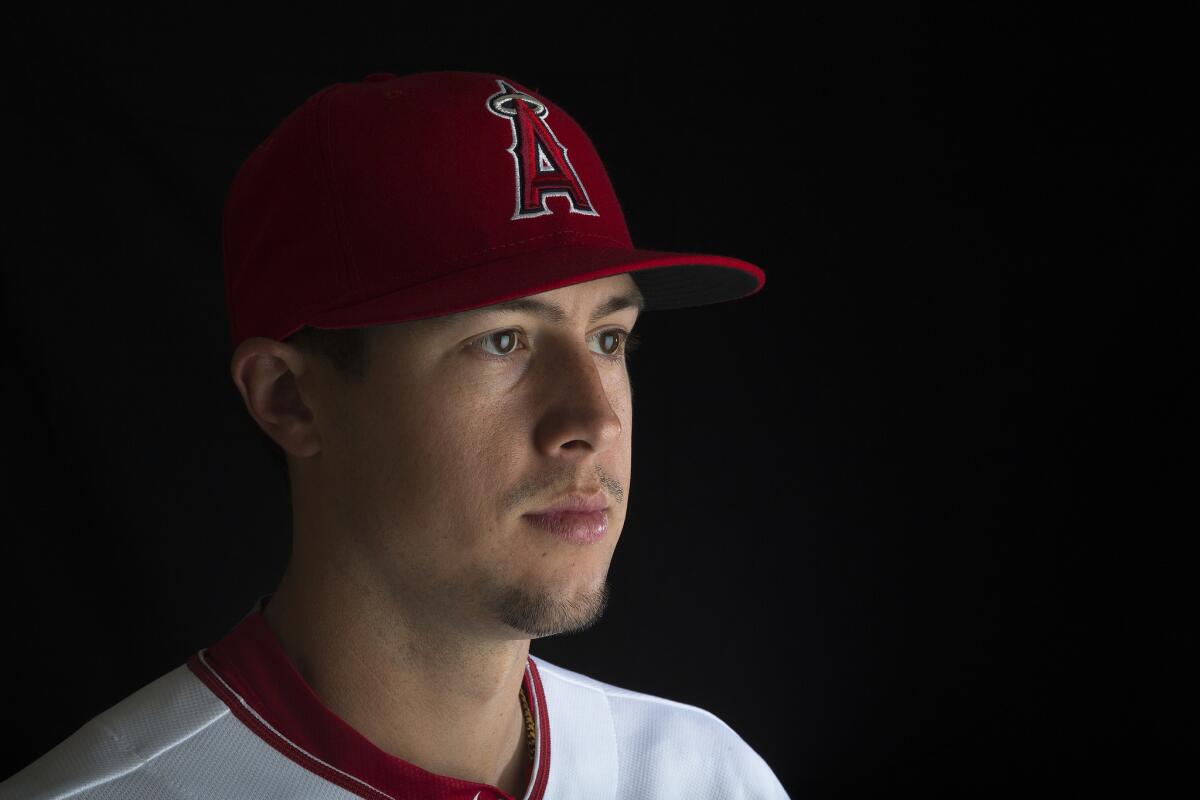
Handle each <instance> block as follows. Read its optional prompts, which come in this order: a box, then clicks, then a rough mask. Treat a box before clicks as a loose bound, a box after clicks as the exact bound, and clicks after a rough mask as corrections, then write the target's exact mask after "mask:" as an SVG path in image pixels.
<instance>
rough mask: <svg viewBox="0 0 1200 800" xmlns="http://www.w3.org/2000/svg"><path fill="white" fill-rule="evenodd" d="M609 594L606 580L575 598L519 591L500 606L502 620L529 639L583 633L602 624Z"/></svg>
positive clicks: (511, 593)
mask: <svg viewBox="0 0 1200 800" xmlns="http://www.w3.org/2000/svg"><path fill="white" fill-rule="evenodd" d="M610 592H611V589H610V587H609V584H608V581H607V580H603V581H601V582H600V584H599V585H598V586H597V587H596V588H595V589H593V590H590V591H587V592H584V593H582V594H578V595H575V596H573V597H564V596H562V595H555V594H551V593H548V592H538V593H531V592H529V591H527V590H525V589H523V588H521V587H516V588H514V589H513V590H512V591H510V592H509V593H508V595H507V596H506V597H505V598H504V600H503V601H502V602H501V603H500V612H499V614H500V619H501V621H502V622H504V624H506V625H508V626H509V627H510V628H512V629H514V630H516V631H519V632H520V633H521V634H522V635H523V636H527V637H529V638H530V639H540V638H542V637H544V636H555V635H560V634H567V633H580V632H582V631H585V630H587V629H588V628H591V627H592V626H593V625H595V624H596V623H597V622H599V621H600V618H601V617H602V616H603V615H604V611H605V609H606V608H607V607H608V600H609V595H610Z"/></svg>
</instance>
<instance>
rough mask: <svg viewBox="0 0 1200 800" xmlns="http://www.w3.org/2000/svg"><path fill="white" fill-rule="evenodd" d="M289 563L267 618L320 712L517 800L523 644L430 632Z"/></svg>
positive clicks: (522, 766)
mask: <svg viewBox="0 0 1200 800" xmlns="http://www.w3.org/2000/svg"><path fill="white" fill-rule="evenodd" d="M294 566H295V565H294V564H292V565H289V567H288V572H287V574H286V575H285V576H284V579H283V581H282V582H281V583H280V585H279V588H278V589H277V590H276V591H275V593H274V594H272V595H271V596H270V597H269V598H268V599H267V601H266V606H265V608H264V609H263V617H264V619H265V620H266V622H267V624H268V626H269V627H270V628H271V630H272V631H273V632H274V633H275V635H276V637H277V638H278V639H279V642H280V644H281V646H282V647H283V650H284V652H286V653H287V654H288V657H289V658H290V659H291V661H292V662H293V663H294V664H295V665H296V668H297V670H298V671H299V672H300V674H301V675H302V676H303V677H304V680H305V681H306V682H307V683H308V685H309V686H310V687H312V689H313V691H314V692H315V693H316V694H317V696H318V697H320V699H321V701H322V702H323V703H324V704H325V706H326V707H328V708H329V709H330V710H331V711H332V712H333V713H335V714H337V715H338V716H339V717H340V718H341V719H343V720H345V721H346V722H347V723H348V724H349V725H350V726H351V727H353V728H354V729H355V730H357V731H358V732H359V733H361V734H362V735H363V736H364V737H366V738H367V739H368V740H369V741H370V742H371V743H373V744H374V745H375V746H376V747H378V748H380V749H381V750H383V751H384V752H386V753H389V754H391V755H393V756H396V757H397V758H401V759H403V760H405V761H408V762H409V763H412V764H416V765H417V766H419V767H421V768H422V769H425V770H428V771H429V772H433V773H435V774H439V775H446V776H449V777H454V778H460V779H463V780H470V781H476V782H480V783H487V784H490V785H493V786H496V787H497V788H499V789H502V790H504V791H505V792H508V793H509V794H511V795H512V796H514V797H518V798H519V797H522V796H523V795H524V790H525V783H526V780H525V775H526V770H527V768H528V759H529V756H528V750H527V748H528V745H527V740H526V732H525V718H524V713H523V711H522V708H521V703H520V699H519V692H520V688H521V683H522V680H523V679H524V675H525V664H526V661H527V657H528V653H529V640H528V639H513V640H489V641H480V640H474V641H471V640H467V639H464V638H463V637H462V636H461V635H452V634H443V635H436V634H433V633H431V632H430V630H429V628H427V627H420V628H418V627H417V624H416V623H418V622H420V621H419V620H414V619H412V618H410V617H408V616H407V615H405V614H404V613H403V612H402V610H400V609H388V608H381V607H379V604H377V603H374V602H372V598H373V597H376V596H381V595H376V594H372V593H370V592H367V591H364V590H363V587H362V586H361V585H347V583H346V581H345V580H344V577H343V576H331V575H328V574H325V575H322V574H319V573H318V574H305V575H303V576H301V575H299V574H297V570H295V569H294ZM300 587H302V588H300Z"/></svg>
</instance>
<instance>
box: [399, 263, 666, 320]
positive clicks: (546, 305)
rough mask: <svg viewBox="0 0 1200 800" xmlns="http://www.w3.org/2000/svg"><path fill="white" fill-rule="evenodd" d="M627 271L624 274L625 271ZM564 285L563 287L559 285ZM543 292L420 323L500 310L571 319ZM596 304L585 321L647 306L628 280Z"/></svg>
mask: <svg viewBox="0 0 1200 800" xmlns="http://www.w3.org/2000/svg"><path fill="white" fill-rule="evenodd" d="M626 274H627V273H626ZM562 288H566V287H562ZM544 294H549V293H542V294H539V295H529V296H527V297H517V298H514V299H512V300H505V301H503V302H500V303H492V304H491V305H486V306H480V307H479V308H471V309H467V310H466V311H458V312H455V313H453V314H444V315H442V316H438V317H426V318H424V319H423V320H421V321H422V322H426V323H430V324H432V325H436V326H439V327H440V326H443V325H450V324H454V323H457V322H461V321H463V320H467V319H475V318H477V317H484V316H489V315H492V314H503V313H514V312H517V313H526V314H534V315H537V316H539V317H542V318H544V319H546V320H547V321H549V322H552V323H554V324H557V325H562V324H565V323H566V322H568V321H569V320H570V315H569V314H568V312H567V310H566V309H565V308H563V306H561V305H559V304H558V303H556V302H554V301H553V300H549V299H547V298H546V297H545V296H543V295H544ZM597 298H598V299H597V300H596V302H595V305H594V306H593V307H592V309H591V312H590V314H589V316H588V322H589V323H593V322H596V321H598V320H600V319H603V318H604V317H606V316H608V315H609V314H614V313H616V312H618V311H621V310H623V309H626V308H636V309H637V310H638V313H639V314H640V313H641V312H642V310H643V309H644V308H645V307H646V298H645V297H643V296H642V293H641V292H640V291H639V290H638V287H637V284H635V283H633V281H632V280H630V281H629V282H628V286H626V287H624V288H622V287H620V286H618V287H616V288H615V289H610V290H608V291H605V292H603V293H599V294H598V295H597Z"/></svg>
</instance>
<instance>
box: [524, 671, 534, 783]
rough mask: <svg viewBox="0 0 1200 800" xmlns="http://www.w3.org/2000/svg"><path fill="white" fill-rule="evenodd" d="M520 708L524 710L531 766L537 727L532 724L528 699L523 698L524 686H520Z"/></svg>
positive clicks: (531, 766)
mask: <svg viewBox="0 0 1200 800" xmlns="http://www.w3.org/2000/svg"><path fill="white" fill-rule="evenodd" d="M521 709H522V710H523V711H524V712H525V733H526V734H527V735H526V739H527V740H528V742H529V764H530V769H532V768H533V759H534V755H535V754H536V752H537V727H536V726H535V725H534V724H533V714H532V713H531V712H530V710H529V701H528V700H526V699H525V687H524V686H522V687H521Z"/></svg>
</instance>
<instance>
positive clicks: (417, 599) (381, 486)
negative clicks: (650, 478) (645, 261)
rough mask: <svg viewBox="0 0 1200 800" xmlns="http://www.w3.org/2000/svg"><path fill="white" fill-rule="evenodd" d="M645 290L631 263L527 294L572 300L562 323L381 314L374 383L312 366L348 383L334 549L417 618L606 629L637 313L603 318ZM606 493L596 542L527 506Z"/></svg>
mask: <svg viewBox="0 0 1200 800" xmlns="http://www.w3.org/2000/svg"><path fill="white" fill-rule="evenodd" d="M635 291H636V285H635V284H634V281H633V279H632V278H631V277H630V276H629V275H628V274H621V275H614V276H610V277H607V278H602V279H598V280H593V281H589V282H586V283H579V284H575V285H572V286H566V287H562V288H560V289H555V290H553V291H549V292H544V293H542V294H538V295H532V296H531V297H530V298H522V299H533V300H538V301H543V302H545V303H552V304H554V305H557V306H560V307H561V308H562V310H563V311H564V312H565V314H566V318H565V319H563V320H558V321H555V320H551V319H549V318H547V317H544V316H542V315H540V314H538V313H537V312H533V311H524V310H520V311H518V310H508V311H503V310H497V309H496V307H495V306H489V307H486V308H484V309H476V310H472V311H468V312H463V313H460V314H454V315H450V316H445V317H437V318H431V319H424V320H415V321H412V322H404V323H398V324H395V325H385V326H381V327H379V328H377V329H376V330H374V331H373V332H372V335H373V337H374V338H373V340H372V342H371V352H370V358H369V361H370V368H369V377H368V380H367V382H366V383H365V384H363V385H359V386H356V385H351V384H347V383H343V382H336V381H333V379H332V370H331V368H330V367H328V366H327V365H325V364H321V365H319V366H318V365H314V368H313V371H314V372H315V373H319V375H318V378H319V379H320V380H321V381H322V383H323V384H325V385H328V386H330V387H331V388H330V390H329V391H330V392H336V396H334V395H332V394H330V395H328V396H327V397H326V398H325V399H324V400H323V401H322V402H321V405H322V414H323V416H324V419H322V421H321V439H322V449H321V452H320V453H319V454H318V457H319V458H320V459H321V461H322V464H321V468H320V472H321V476H322V480H325V481H330V482H333V483H334V484H336V491H334V492H332V493H330V494H328V495H326V496H332V497H337V498H340V499H341V501H342V502H344V503H345V506H344V507H343V508H341V509H337V510H336V512H335V514H334V516H335V518H337V519H343V520H347V519H348V520H351V521H352V524H350V525H349V526H347V528H346V530H347V533H346V534H341V535H343V536H345V537H347V538H348V539H349V540H346V541H339V542H336V543H333V542H326V543H323V544H322V549H325V547H328V548H329V552H330V553H336V556H334V557H336V558H337V559H339V563H340V564H341V565H342V566H343V567H344V568H346V569H347V571H349V572H350V574H351V575H359V576H364V575H369V576H370V578H371V579H372V580H373V581H375V585H381V586H383V587H385V589H384V590H385V591H388V592H391V593H392V594H393V595H394V596H395V597H396V599H398V600H400V607H402V608H404V609H407V610H410V612H411V613H412V615H413V619H412V620H411V622H412V623H413V624H416V625H452V626H454V627H455V629H458V630H464V631H471V632H473V633H474V634H475V635H477V636H483V637H491V638H504V639H510V638H536V637H540V636H548V635H551V634H555V633H564V632H570V631H578V630H583V629H584V628H587V627H589V626H590V625H591V624H593V623H594V622H595V621H596V620H597V619H598V618H599V617H600V615H601V613H602V612H603V610H604V607H605V605H606V603H607V599H608V583H607V573H608V568H609V563H610V561H611V560H612V556H613V551H614V549H615V548H616V545H617V540H618V538H619V537H620V534H621V530H622V528H623V527H624V523H625V515H626V511H627V509H628V489H629V481H630V470H631V445H632V438H631V437H632V434H633V407H632V391H631V387H630V382H629V373H628V371H627V368H626V364H625V359H624V356H623V353H624V333H625V332H628V331H630V330H632V329H633V326H634V322H635V321H636V319H637V314H638V311H637V309H636V308H623V309H618V310H615V311H610V312H608V313H605V314H604V315H602V316H600V317H598V318H596V319H591V316H592V314H593V312H594V311H595V310H596V309H598V308H599V307H601V306H602V305H604V304H605V302H606V301H608V300H610V299H611V298H613V297H623V296H628V295H631V294H633V293H634V292H635ZM613 331H616V333H615V334H613V335H609V334H611V333H612V332H613ZM612 356H616V357H615V358H614V357H612ZM331 381H332V382H331ZM330 488H333V487H330ZM597 491H601V492H603V494H604V496H605V498H606V499H607V501H608V509H607V510H606V512H605V513H606V514H607V516H608V531H607V533H606V534H605V535H604V536H603V537H602V538H601V539H600V540H599V541H595V542H590V543H586V544H584V543H578V542H573V541H569V540H567V539H564V538H560V537H559V536H557V535H555V534H553V533H550V532H548V531H547V530H545V529H543V528H539V527H535V526H533V525H531V524H530V523H529V522H528V521H527V520H525V519H523V518H522V515H523V514H526V513H529V512H532V511H535V510H539V509H543V508H545V507H547V506H550V505H553V504H556V503H557V502H558V501H559V500H560V499H561V498H562V497H563V496H564V495H566V494H569V493H581V494H584V495H592V494H595V493H596V492H597Z"/></svg>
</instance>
